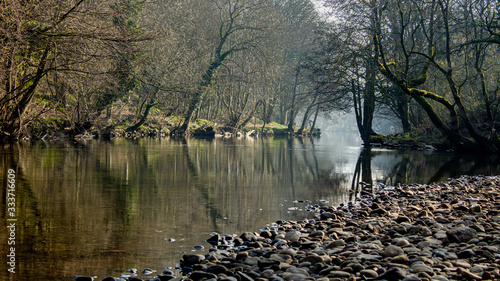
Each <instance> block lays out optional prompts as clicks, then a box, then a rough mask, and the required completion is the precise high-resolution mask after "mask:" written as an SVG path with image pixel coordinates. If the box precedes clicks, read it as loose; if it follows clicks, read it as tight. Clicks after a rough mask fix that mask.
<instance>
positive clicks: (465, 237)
mask: <svg viewBox="0 0 500 281" xmlns="http://www.w3.org/2000/svg"><path fill="white" fill-rule="evenodd" d="M446 236H447V237H448V240H449V241H450V242H456V243H461V242H469V240H471V239H472V238H476V237H477V232H476V231H475V230H474V229H472V228H470V227H466V226H462V227H456V228H452V229H450V230H448V231H446Z"/></svg>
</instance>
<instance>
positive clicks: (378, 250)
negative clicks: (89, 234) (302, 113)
mask: <svg viewBox="0 0 500 281" xmlns="http://www.w3.org/2000/svg"><path fill="white" fill-rule="evenodd" d="M309 208H312V211H314V212H315V213H316V215H315V218H314V219H307V220H302V221H297V222H295V221H277V222H276V223H273V224H272V225H271V226H270V227H267V228H266V229H262V230H261V232H260V233H256V232H244V233H243V234H241V235H240V236H238V237H234V236H230V235H223V234H215V235H214V236H213V237H211V238H209V239H208V240H207V242H209V243H210V244H212V245H214V247H213V248H212V249H210V250H209V252H208V253H207V254H205V255H196V254H185V255H184V256H183V257H182V260H181V262H180V269H181V270H182V272H183V274H182V275H183V276H177V277H176V276H174V274H173V273H172V272H169V271H166V272H164V273H162V274H159V275H158V276H157V277H155V278H154V279H152V278H153V277H148V278H146V277H145V276H143V277H142V278H145V279H144V280H173V281H177V280H185V279H187V278H188V279H189V280H220V281H250V280H260V281H264V280H277V281H280V280H286V281H298V280H321V281H341V280H350V281H355V280H406V281H413V280H439V281H445V280H499V278H500V176H488V177H487V176H462V177H460V178H458V179H452V180H450V181H447V182H440V183H434V184H413V185H400V186H396V187H386V188H384V189H382V190H379V191H378V192H376V193H375V194H370V193H368V192H362V193H361V196H360V197H359V198H357V199H356V202H352V203H350V204H341V205H340V206H336V207H320V206H315V205H312V206H309ZM108 278H110V277H108ZM134 278H136V279H134ZM138 278H141V277H140V276H137V277H129V279H128V280H130V281H132V280H138ZM77 280H78V279H77ZM103 280H119V279H107V278H106V279H103Z"/></svg>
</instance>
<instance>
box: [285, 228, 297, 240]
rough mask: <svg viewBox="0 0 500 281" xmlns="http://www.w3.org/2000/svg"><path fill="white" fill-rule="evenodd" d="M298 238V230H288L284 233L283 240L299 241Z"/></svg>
mask: <svg viewBox="0 0 500 281" xmlns="http://www.w3.org/2000/svg"><path fill="white" fill-rule="evenodd" d="M299 238H300V232H298V231H295V230H294V231H289V232H287V233H286V234H285V240H288V241H291V242H297V241H299Z"/></svg>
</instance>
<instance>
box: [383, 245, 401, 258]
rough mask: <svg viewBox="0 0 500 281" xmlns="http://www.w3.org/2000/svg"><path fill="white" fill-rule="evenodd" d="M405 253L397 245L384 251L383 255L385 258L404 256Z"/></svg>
mask: <svg viewBox="0 0 500 281" xmlns="http://www.w3.org/2000/svg"><path fill="white" fill-rule="evenodd" d="M404 253H405V252H404V251H403V249H401V247H398V246H396V245H389V246H387V247H386V248H385V249H384V252H383V253H382V255H383V256H384V257H395V256H399V255H403V254H404Z"/></svg>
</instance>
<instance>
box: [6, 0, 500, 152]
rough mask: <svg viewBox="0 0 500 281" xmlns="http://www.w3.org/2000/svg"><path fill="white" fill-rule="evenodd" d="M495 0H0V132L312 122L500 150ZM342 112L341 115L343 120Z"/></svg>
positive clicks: (291, 129)
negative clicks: (388, 128) (346, 118)
mask: <svg viewBox="0 0 500 281" xmlns="http://www.w3.org/2000/svg"><path fill="white" fill-rule="evenodd" d="M499 20H500V3H499V1H498V0H425V1H421V0H321V1H311V0H210V1H206V0H144V1H141V0H56V1H54V0H37V1H27V0H2V1H1V2H0V54H1V61H0V139H1V140H2V141H13V140H20V139H44V138H45V137H56V136H62V135H64V136H76V135H82V134H91V135H93V136H94V135H98V136H103V137H106V136H107V137H109V136H115V135H123V134H126V133H128V132H138V133H146V134H169V135H189V134H193V133H194V132H200V131H204V132H209V133H211V132H214V128H216V130H220V131H221V132H231V133H235V132H238V131H245V130H246V129H245V128H248V127H249V126H250V125H251V126H253V127H252V128H258V129H259V130H262V131H263V130H265V128H266V127H269V126H275V127H276V126H278V124H281V125H279V128H281V129H282V131H283V132H285V133H286V134H288V135H304V134H309V133H311V132H314V131H315V130H316V120H317V119H318V118H319V117H321V118H327V119H328V118H330V119H331V118H332V117H329V116H330V114H331V113H332V112H339V111H340V112H343V113H346V114H347V113H348V112H351V113H354V115H355V117H356V123H357V128H358V130H359V133H360V136H361V138H362V139H363V142H364V143H365V144H366V145H369V144H370V143H372V142H374V140H376V139H377V138H380V137H381V136H380V135H379V134H378V133H377V132H376V131H375V130H374V124H373V123H374V119H375V118H385V119H386V120H388V121H390V122H391V123H392V124H394V126H395V127H397V128H398V131H399V132H400V135H401V136H403V137H406V138H409V139H416V138H419V137H422V136H425V137H429V136H433V137H434V138H436V139H438V140H439V142H444V143H446V144H447V145H448V146H449V147H452V148H454V149H456V150H463V151H485V152H493V153H498V152H500V139H499V136H498V133H497V129H499V128H500V123H499V122H500V112H499V109H500V104H499V100H498V95H499V91H500V65H499V59H498V58H499V53H500V46H499V44H500V21H499ZM331 122H337V123H339V122H340V123H341V122H343V120H331Z"/></svg>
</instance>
